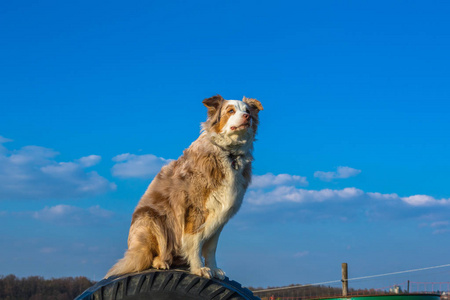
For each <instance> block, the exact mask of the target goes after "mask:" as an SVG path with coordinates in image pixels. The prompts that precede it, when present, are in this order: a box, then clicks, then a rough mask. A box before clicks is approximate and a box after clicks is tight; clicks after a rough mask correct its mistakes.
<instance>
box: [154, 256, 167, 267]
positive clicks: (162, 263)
mask: <svg viewBox="0 0 450 300" xmlns="http://www.w3.org/2000/svg"><path fill="white" fill-rule="evenodd" d="M152 267H153V268H155V269H158V270H167V269H169V264H168V263H167V262H165V261H162V260H161V259H160V258H159V256H156V257H155V258H154V259H153V262H152Z"/></svg>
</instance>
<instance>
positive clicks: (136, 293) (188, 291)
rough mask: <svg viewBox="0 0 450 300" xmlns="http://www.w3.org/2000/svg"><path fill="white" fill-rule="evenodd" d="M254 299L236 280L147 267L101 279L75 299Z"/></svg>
mask: <svg viewBox="0 0 450 300" xmlns="http://www.w3.org/2000/svg"><path fill="white" fill-rule="evenodd" d="M116 299H117V300H118V299H126V300H142V299H152V300H198V299H211V300H238V299H239V300H257V299H259V298H258V297H256V296H254V295H253V293H252V292H251V291H250V290H248V289H246V288H243V287H242V286H241V285H240V284H239V283H237V282H236V281H230V280H229V279H228V277H227V278H225V280H218V279H206V278H203V277H200V276H197V275H193V274H190V273H189V272H187V271H183V270H165V271H161V270H147V271H144V272H140V273H133V274H127V275H123V276H113V277H110V278H108V279H103V280H102V281H100V282H98V283H97V284H95V285H94V286H92V287H90V288H89V289H87V290H86V291H84V292H83V293H82V294H81V295H80V296H78V297H77V298H75V300H116Z"/></svg>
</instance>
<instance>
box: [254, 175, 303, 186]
mask: <svg viewBox="0 0 450 300" xmlns="http://www.w3.org/2000/svg"><path fill="white" fill-rule="evenodd" d="M286 184H293V185H296V184H298V185H301V186H307V185H308V184H309V183H308V181H307V180H306V177H303V176H298V175H289V174H278V175H273V174H272V173H267V174H264V175H254V176H253V177H252V184H251V185H250V188H253V189H259V188H267V187H272V186H278V185H286Z"/></svg>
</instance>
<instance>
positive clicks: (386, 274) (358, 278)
mask: <svg viewBox="0 0 450 300" xmlns="http://www.w3.org/2000/svg"><path fill="white" fill-rule="evenodd" d="M445 267H450V264H445V265H440V266H433V267H426V268H420V269H412V270H406V271H399V272H391V273H384V274H378V275H369V276H362V277H355V278H349V279H347V281H352V280H361V279H368V278H375V277H382V276H389V275H396V274H403V273H412V272H418V271H425V270H431V269H438V268H445ZM337 282H342V280H331V281H324V282H317V283H309V284H305V285H302V284H298V285H294V286H285V287H280V288H272V289H265V290H259V291H253V293H258V292H271V291H281V290H287V289H292V288H300V287H301V288H304V287H309V286H314V285H322V284H329V283H337Z"/></svg>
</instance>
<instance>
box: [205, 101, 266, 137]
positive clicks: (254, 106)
mask: <svg viewBox="0 0 450 300" xmlns="http://www.w3.org/2000/svg"><path fill="white" fill-rule="evenodd" d="M203 104H204V105H205V106H206V107H207V108H208V119H207V120H206V122H205V123H203V130H204V131H206V132H208V133H210V134H211V133H212V134H216V135H220V136H223V137H231V136H236V137H239V136H242V137H244V136H247V137H248V136H251V137H254V136H255V134H256V130H257V129H258V113H259V111H261V110H263V107H262V105H261V102H259V101H258V100H256V99H251V98H247V97H244V98H243V99H242V101H240V100H225V99H223V98H222V96H220V95H217V96H213V97H211V98H207V99H205V100H203Z"/></svg>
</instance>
